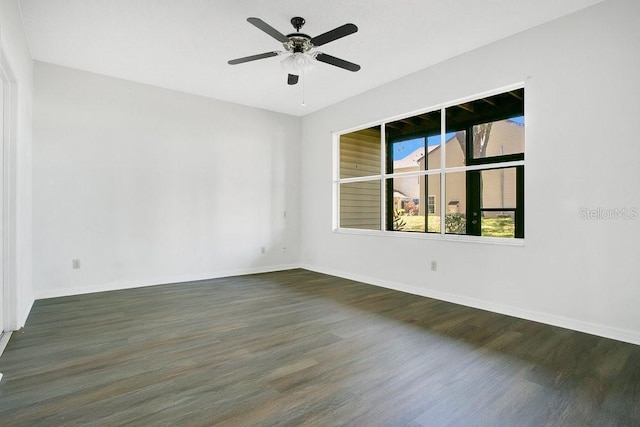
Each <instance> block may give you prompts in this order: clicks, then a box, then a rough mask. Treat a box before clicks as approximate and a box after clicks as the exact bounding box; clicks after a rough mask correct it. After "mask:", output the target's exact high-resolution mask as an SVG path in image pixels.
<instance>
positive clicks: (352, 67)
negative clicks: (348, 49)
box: [316, 53, 360, 71]
mask: <svg viewBox="0 0 640 427" xmlns="http://www.w3.org/2000/svg"><path fill="white" fill-rule="evenodd" d="M316 60H318V61H320V62H324V63H326V64H330V65H335V66H336V67H340V68H344V69H345V70H349V71H358V70H359V69H360V66H359V65H358V64H354V63H353V62H349V61H345V60H344V59H340V58H336V57H335V56H331V55H327V54H326V53H319V54H317V55H316Z"/></svg>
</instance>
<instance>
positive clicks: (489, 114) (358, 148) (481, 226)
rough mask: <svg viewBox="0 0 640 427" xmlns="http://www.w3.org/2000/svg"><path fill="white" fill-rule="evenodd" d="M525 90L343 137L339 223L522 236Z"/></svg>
mask: <svg viewBox="0 0 640 427" xmlns="http://www.w3.org/2000/svg"><path fill="white" fill-rule="evenodd" d="M524 125H525V121H524V89H522V88H518V89H513V90H509V91H507V92H504V93H499V94H497V95H493V96H489V97H484V98H481V99H476V100H473V101H469V102H465V103H460V104H455V105H451V106H448V107H445V108H441V109H437V110H434V111H428V112H425V113H421V114H419V115H415V116H412V117H406V118H403V119H399V120H394V121H389V122H385V123H381V124H380V125H378V126H374V127H371V128H368V129H363V130H359V131H355V132H349V133H345V134H343V135H340V138H339V151H338V155H339V170H338V172H339V173H338V177H337V179H336V186H337V188H338V194H339V197H338V199H337V200H338V203H339V206H338V212H339V216H338V221H339V222H338V226H339V228H343V229H349V228H360V229H367V230H380V231H393V232H403V233H437V234H444V235H447V234H449V235H451V234H459V235H473V236H487V237H499V238H523V237H524V149H525V145H524Z"/></svg>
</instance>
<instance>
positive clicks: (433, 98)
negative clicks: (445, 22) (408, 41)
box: [301, 0, 640, 344]
mask: <svg viewBox="0 0 640 427" xmlns="http://www.w3.org/2000/svg"><path fill="white" fill-rule="evenodd" d="M639 18H640V3H639V2H637V1H634V0H611V1H607V2H604V3H602V4H599V5H596V6H593V7H591V8H588V9H585V10H583V11H581V12H578V13H575V14H573V15H570V16H567V17H565V18H563V19H560V20H557V21H554V22H551V23H548V24H545V25H543V26H540V27H537V28H534V29H532V30H529V31H527V32H524V33H521V34H518V35H516V36H514V37H511V38H508V39H505V40H502V41H500V42H497V43H494V44H491V45H488V46H486V47H483V48H481V49H478V50H475V51H473V52H470V53H467V54H465V55H462V56H459V57H456V58H454V59H451V60H449V61H446V62H444V63H441V64H439V65H437V66H434V67H432V68H429V69H425V70H423V71H421V72H418V73H415V74H412V75H410V76H407V77H405V78H402V79H400V80H397V81H394V82H392V83H390V84H387V85H385V86H382V87H379V88H377V89H375V90H372V91H370V92H367V93H364V94H362V95H359V96H357V97H354V98H351V99H349V100H347V101H344V102H342V103H340V104H337V105H335V106H332V107H330V108H327V109H325V110H323V111H320V112H317V113H314V114H311V115H309V116H306V117H305V118H304V119H303V126H302V134H303V142H302V148H301V150H302V151H301V156H302V161H301V162H302V169H303V171H304V173H303V175H302V176H303V182H302V218H303V220H302V228H301V231H302V242H303V246H302V250H303V252H302V265H303V266H306V267H307V268H310V269H314V270H317V271H324V272H327V273H332V274H337V275H340V276H344V277H350V278H354V279H358V280H362V281H365V282H369V283H373V284H377V285H381V286H387V287H391V288H397V289H402V290H405V291H408V292H413V293H417V294H422V295H427V296H434V297H437V298H441V299H445V300H450V301H454V302H458V303H462V304H467V305H471V306H476V307H481V308H485V309H490V310H493V311H498V312H503V313H508V314H512V315H516V316H520V317H524V318H529V319H533V320H538V321H543V322H547V323H552V324H557V325H560V326H565V327H569V328H573V329H577V330H582V331H586V332H591V333H595V334H599V335H604V336H609V337H612V338H617V339H621V340H626V341H630V342H635V343H639V344H640V310H639V309H638V307H640V283H639V281H640V279H639V277H640V263H639V262H638V260H637V258H638V255H637V254H638V242H640V219H639V218H638V217H637V215H636V216H634V215H633V214H632V212H633V209H638V208H640V180H639V179H638V172H637V171H638V158H640V144H638V141H637V139H638V138H637V125H636V123H637V117H639V116H640V102H638V99H639V97H640V80H639V79H638V76H639V75H640V55H638V51H640V27H638V25H637V21H638V19H639ZM420 54H424V55H428V54H429V53H428V52H421V53H420ZM381 66H383V64H382V63H381ZM384 66H393V63H385V64H384ZM518 82H524V84H525V90H526V104H525V105H526V107H525V108H526V172H525V174H526V177H525V183H526V184H525V185H526V208H525V209H526V210H525V212H526V214H525V215H526V239H525V243H524V246H523V247H512V246H500V245H490V244H478V243H462V242H450V241H439V240H437V239H436V240H427V239H415V238H401V237H382V236H369V235H353V234H339V233H334V232H332V172H331V171H332V136H331V132H333V131H341V130H345V129H351V128H354V127H358V126H362V125H365V124H368V123H372V122H376V121H379V120H383V119H385V118H389V117H394V116H397V115H400V114H403V113H409V112H412V111H415V110H419V109H423V108H426V107H429V106H432V105H438V104H440V103H446V102H450V101H454V100H456V99H460V98H464V97H468V96H471V95H473V94H479V93H482V92H485V91H490V90H494V89H496V88H500V87H503V86H506V85H510V84H514V83H518ZM582 209H590V210H592V211H593V212H596V213H595V214H593V216H594V218H592V219H585V214H584V211H582ZM598 209H601V210H611V209H626V214H627V218H624V215H623V217H616V218H613V219H606V218H605V217H604V215H605V214H603V215H600V218H597V217H598V214H597V212H598ZM543 212H544V213H543ZM550 212H551V213H550ZM636 212H640V211H636ZM589 215H591V214H589ZM431 260H436V261H437V262H438V271H436V272H432V271H430V268H429V265H430V261H431Z"/></svg>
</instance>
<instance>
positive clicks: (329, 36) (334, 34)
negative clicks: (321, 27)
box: [311, 24, 358, 46]
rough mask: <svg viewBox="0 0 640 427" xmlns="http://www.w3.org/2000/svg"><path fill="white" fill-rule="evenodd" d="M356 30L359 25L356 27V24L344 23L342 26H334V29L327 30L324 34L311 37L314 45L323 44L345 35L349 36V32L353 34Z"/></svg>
mask: <svg viewBox="0 0 640 427" xmlns="http://www.w3.org/2000/svg"><path fill="white" fill-rule="evenodd" d="M356 31H358V27H356V26H355V25H354V24H344V25H343V26H341V27H338V28H334V29H333V30H331V31H327V32H326V33H324V34H320V35H319V36H315V37H314V38H312V39H311V44H313V45H314V46H322V45H323V44H327V43H329V42H332V41H334V40H338V39H339V38H342V37H344V36H348V35H349V34H353V33H355V32H356Z"/></svg>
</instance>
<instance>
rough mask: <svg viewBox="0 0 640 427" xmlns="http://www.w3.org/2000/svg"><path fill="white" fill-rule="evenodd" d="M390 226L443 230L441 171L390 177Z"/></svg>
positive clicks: (420, 229)
mask: <svg viewBox="0 0 640 427" xmlns="http://www.w3.org/2000/svg"><path fill="white" fill-rule="evenodd" d="M387 190H388V191H389V193H387V194H389V198H390V199H392V200H391V203H392V209H390V210H389V211H388V212H389V215H390V218H389V223H388V226H387V229H388V230H393V231H418V232H425V231H428V232H431V233H439V232H440V211H439V204H440V200H439V198H440V175H437V174H436V175H427V176H425V175H421V176H412V177H403V178H390V179H387Z"/></svg>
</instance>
